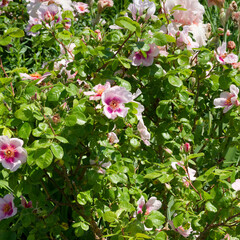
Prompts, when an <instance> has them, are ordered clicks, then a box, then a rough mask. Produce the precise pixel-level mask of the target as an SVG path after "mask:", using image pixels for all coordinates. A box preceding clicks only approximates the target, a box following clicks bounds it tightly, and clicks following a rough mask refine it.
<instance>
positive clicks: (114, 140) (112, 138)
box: [108, 132, 119, 144]
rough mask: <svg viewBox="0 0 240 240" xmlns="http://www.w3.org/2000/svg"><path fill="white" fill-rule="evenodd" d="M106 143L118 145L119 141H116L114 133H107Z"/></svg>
mask: <svg viewBox="0 0 240 240" xmlns="http://www.w3.org/2000/svg"><path fill="white" fill-rule="evenodd" d="M108 141H109V143H110V144H113V143H118V142H119V139H118V137H117V135H116V133H114V132H110V133H108Z"/></svg>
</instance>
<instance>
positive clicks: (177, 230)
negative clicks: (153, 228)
mask: <svg viewBox="0 0 240 240" xmlns="http://www.w3.org/2000/svg"><path fill="white" fill-rule="evenodd" d="M168 222H169V224H170V226H171V227H172V229H173V230H174V231H176V232H178V233H179V234H181V235H182V236H183V237H185V238H187V237H188V236H189V235H190V234H191V232H192V231H193V230H192V228H191V227H190V228H189V229H187V230H185V229H184V228H183V227H182V226H180V227H177V228H175V226H174V224H173V221H168Z"/></svg>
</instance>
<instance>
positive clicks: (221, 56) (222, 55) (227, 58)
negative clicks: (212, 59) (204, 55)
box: [215, 42, 238, 64]
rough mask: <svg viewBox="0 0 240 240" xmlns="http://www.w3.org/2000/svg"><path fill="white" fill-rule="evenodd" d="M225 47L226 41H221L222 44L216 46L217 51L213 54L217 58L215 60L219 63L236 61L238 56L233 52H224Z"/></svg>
mask: <svg viewBox="0 0 240 240" xmlns="http://www.w3.org/2000/svg"><path fill="white" fill-rule="evenodd" d="M226 47H227V44H226V42H223V44H222V45H221V46H220V47H218V48H217V51H216V52H215V56H216V58H217V60H218V61H219V62H220V63H221V64H226V63H229V64H232V63H237V62H238V56H237V55H235V54H234V53H230V54H228V53H227V52H226Z"/></svg>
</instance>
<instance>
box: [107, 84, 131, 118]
mask: <svg viewBox="0 0 240 240" xmlns="http://www.w3.org/2000/svg"><path fill="white" fill-rule="evenodd" d="M132 100H133V95H132V93H130V92H129V91H127V89H126V88H124V87H119V86H115V87H112V88H109V89H107V90H106V91H104V92H103V94H102V103H103V105H104V109H103V113H104V114H105V116H106V117H108V118H111V119H115V118H116V117H117V116H119V117H123V118H124V117H126V115H127V113H128V108H127V107H125V105H124V104H125V103H129V102H131V101H132Z"/></svg>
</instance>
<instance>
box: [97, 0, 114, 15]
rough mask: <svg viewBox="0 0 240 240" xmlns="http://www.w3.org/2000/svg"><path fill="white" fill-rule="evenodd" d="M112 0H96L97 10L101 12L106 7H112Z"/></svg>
mask: <svg viewBox="0 0 240 240" xmlns="http://www.w3.org/2000/svg"><path fill="white" fill-rule="evenodd" d="M112 6H113V1H112V0H98V12H99V13H101V12H102V11H103V10H104V9H105V8H106V7H112Z"/></svg>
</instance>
